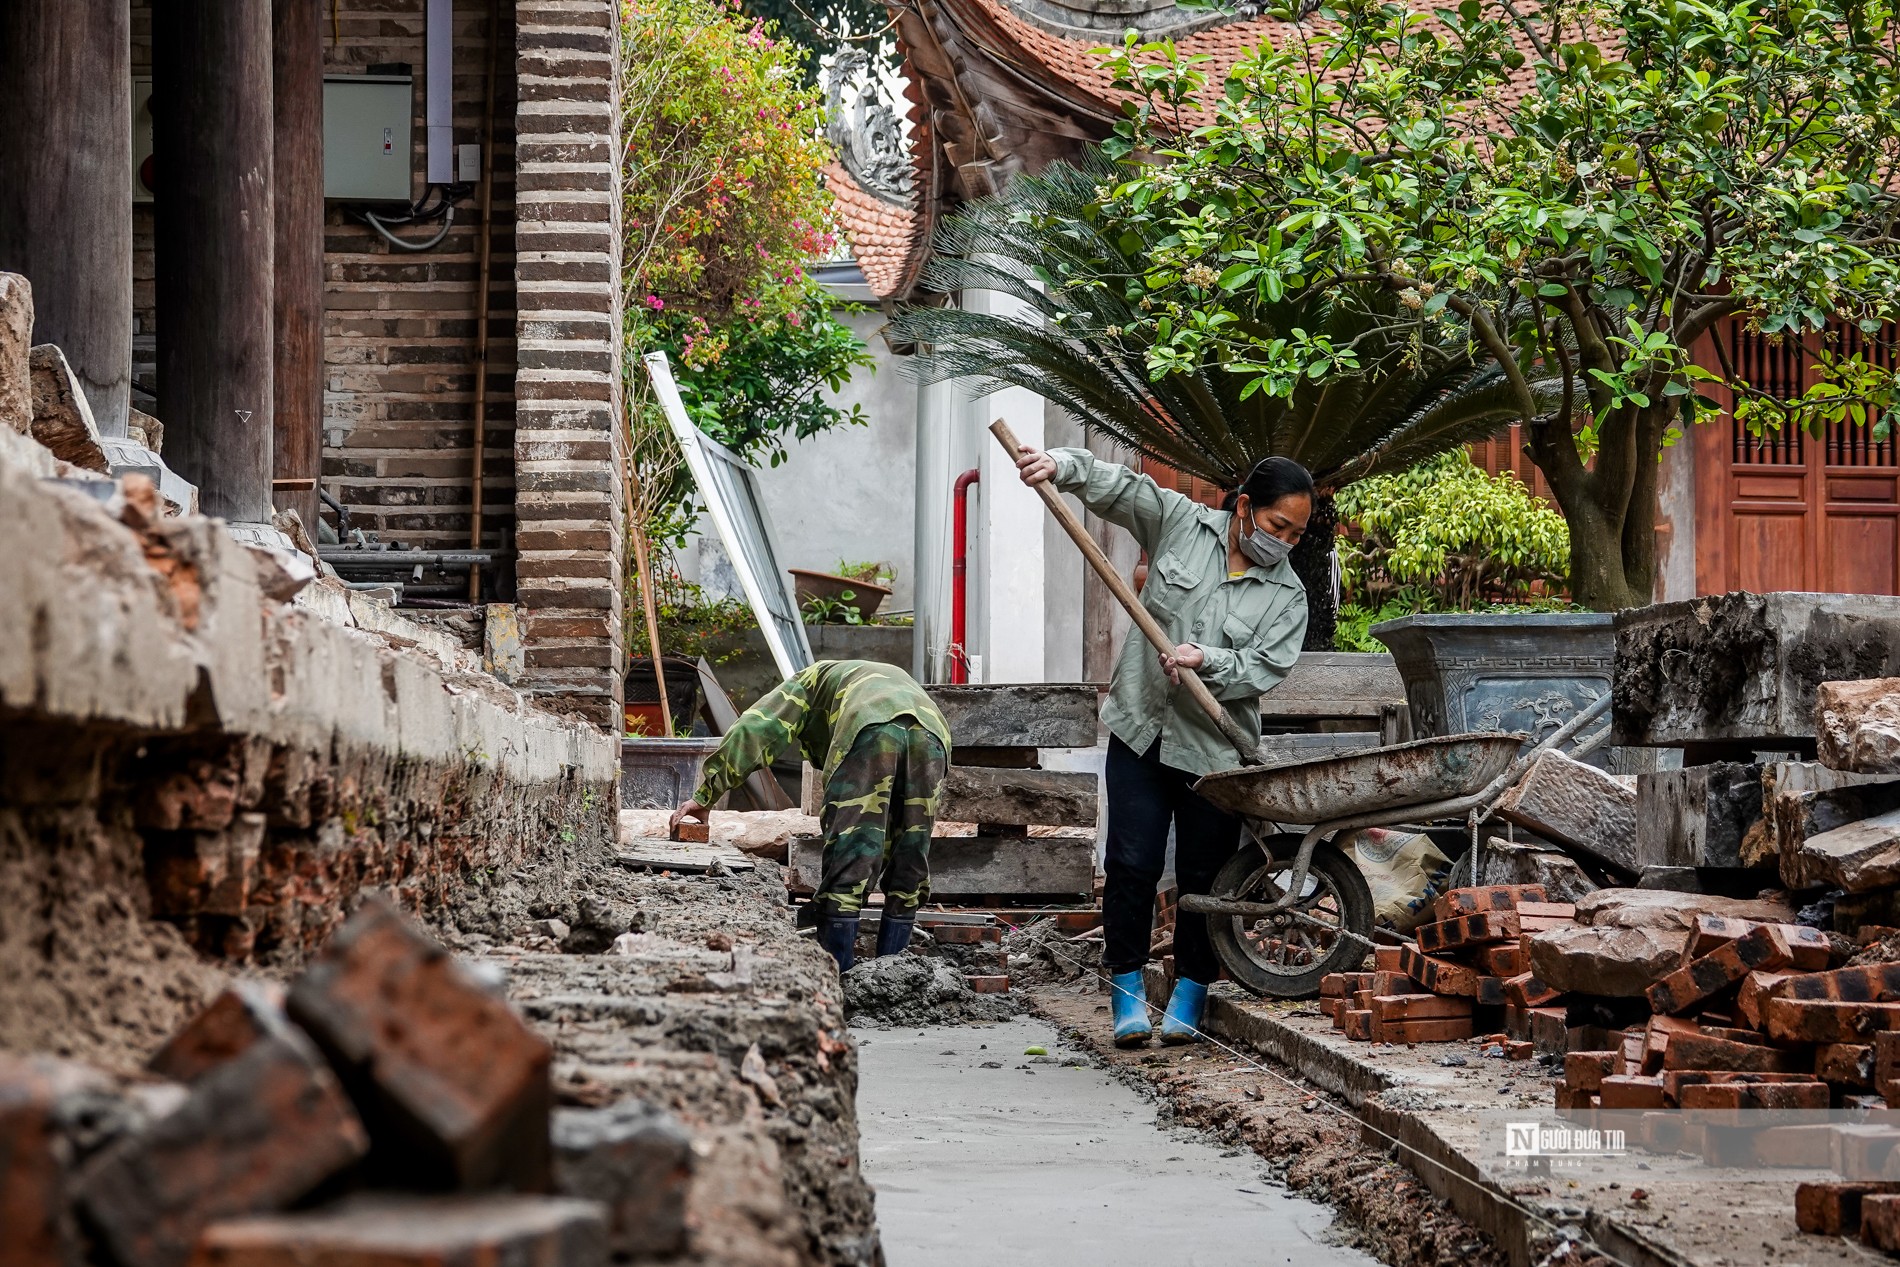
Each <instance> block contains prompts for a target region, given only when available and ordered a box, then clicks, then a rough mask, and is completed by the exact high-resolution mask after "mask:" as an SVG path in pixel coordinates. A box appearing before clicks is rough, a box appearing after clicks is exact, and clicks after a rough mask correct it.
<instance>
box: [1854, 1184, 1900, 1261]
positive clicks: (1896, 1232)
mask: <svg viewBox="0 0 1900 1267" xmlns="http://www.w3.org/2000/svg"><path fill="white" fill-rule="evenodd" d="M1860 1241H1861V1244H1863V1245H1871V1246H1873V1247H1874V1248H1875V1249H1879V1250H1886V1251H1888V1252H1889V1253H1892V1252H1896V1251H1900V1194H1894V1193H1880V1194H1877V1195H1876V1194H1874V1193H1869V1194H1868V1195H1866V1196H1864V1197H1862V1198H1861V1200H1860Z"/></svg>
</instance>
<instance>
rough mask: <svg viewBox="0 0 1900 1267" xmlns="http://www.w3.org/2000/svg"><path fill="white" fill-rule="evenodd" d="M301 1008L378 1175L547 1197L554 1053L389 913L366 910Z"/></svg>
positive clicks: (315, 974)
mask: <svg viewBox="0 0 1900 1267" xmlns="http://www.w3.org/2000/svg"><path fill="white" fill-rule="evenodd" d="M288 1006H289V1010H290V1014H291V1016H292V1017H294V1018H295V1019H296V1020H297V1022H298V1023H299V1024H301V1025H302V1026H303V1027H304V1028H305V1029H306V1030H308V1031H310V1033H311V1035H312V1036H313V1037H314V1038H315V1039H316V1040H317V1043H318V1045H319V1046H321V1047H322V1048H323V1049H324V1052H325V1054H326V1055H328V1056H329V1057H330V1061H331V1063H332V1064H333V1065H335V1066H336V1068H337V1070H338V1072H339V1073H340V1074H341V1076H342V1077H343V1080H344V1085H345V1086H347V1087H348V1088H349V1090H350V1093H351V1096H352V1098H353V1099H354V1100H355V1101H356V1103H357V1106H358V1108H359V1110H360V1111H361V1112H362V1114H363V1118H364V1121H365V1123H366V1124H367V1125H368V1127H369V1131H370V1137H371V1139H372V1140H373V1141H374V1144H375V1153H374V1155H373V1156H372V1158H371V1162H372V1168H373V1169H375V1170H377V1171H379V1172H380V1173H383V1174H385V1175H391V1176H401V1177H402V1178H403V1179H404V1181H405V1182H406V1183H408V1184H410V1185H415V1186H424V1187H485V1186H490V1185H493V1184H497V1183H509V1184H512V1185H513V1186H516V1187H518V1188H522V1189H526V1190H529V1191H537V1190H543V1189H545V1188H546V1186H547V1183H548V1112H549V1108H550V1106H551V1103H552V1092H551V1088H550V1086H549V1082H548V1064H549V1050H548V1045H547V1043H546V1042H545V1041H543V1040H542V1039H541V1037H540V1036H539V1035H537V1034H535V1033H534V1031H532V1030H530V1029H529V1028H528V1027H527V1025H526V1024H525V1023H523V1021H522V1020H521V1018H520V1017H518V1016H516V1015H515V1014H514V1012H513V1011H512V1010H510V1008H509V1007H508V1005H507V1004H506V1003H505V1002H503V1001H502V1000H501V999H499V998H497V997H496V996H495V995H494V994H492V993H491V992H490V991H489V990H487V989H486V988H485V987H484V986H483V985H482V984H481V982H479V981H477V980H476V979H475V977H474V976H473V975H472V974H471V973H470V972H469V971H468V970H467V969H466V968H465V967H464V966H463V965H461V964H460V963H458V962H457V961H456V960H455V959H454V958H453V957H452V956H450V954H449V953H448V952H447V951H446V950H444V949H443V948H442V947H441V946H440V945H438V944H437V943H436V942H434V941H433V940H431V939H430V938H428V937H427V936H425V935H424V934H423V933H422V932H421V931H419V930H418V929H416V928H415V927H414V926H413V925H411V924H410V923H409V922H408V921H407V920H406V919H404V918H403V916H402V915H401V914H400V913H399V912H398V911H397V910H396V908H395V907H393V906H391V905H390V904H389V903H388V901H386V900H384V899H382V898H380V897H377V898H372V899H370V900H369V901H367V902H365V903H364V905H363V908H362V910H361V911H359V912H358V913H357V914H356V916H355V917H354V918H352V919H351V920H350V921H349V922H348V923H347V924H345V925H344V926H343V928H342V929H341V930H339V931H338V932H337V934H336V937H335V938H334V939H333V940H332V941H331V943H330V945H329V946H328V947H327V948H326V949H325V950H324V952H323V954H322V955H321V956H320V957H319V958H318V959H317V961H316V962H315V963H313V964H312V965H311V966H310V968H309V969H308V970H307V971H306V972H305V973H304V975H303V976H302V977H301V978H300V979H299V980H298V981H297V982H296V984H295V985H293V986H292V987H291V990H290V997H289V1001H288Z"/></svg>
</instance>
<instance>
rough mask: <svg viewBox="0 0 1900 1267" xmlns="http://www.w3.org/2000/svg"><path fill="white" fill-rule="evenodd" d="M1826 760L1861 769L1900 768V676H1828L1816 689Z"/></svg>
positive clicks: (1864, 771) (1819, 744)
mask: <svg viewBox="0 0 1900 1267" xmlns="http://www.w3.org/2000/svg"><path fill="white" fill-rule="evenodd" d="M1814 723H1815V731H1816V748H1817V753H1818V755H1819V756H1820V758H1821V762H1822V764H1824V765H1826V766H1829V767H1831V768H1833V769H1836V770H1851V771H1853V772H1855V773H1858V774H1900V678H1873V679H1871V680H1866V681H1857V682H1823V683H1822V684H1821V686H1820V687H1819V688H1818V689H1817V690H1816V692H1815V719H1814Z"/></svg>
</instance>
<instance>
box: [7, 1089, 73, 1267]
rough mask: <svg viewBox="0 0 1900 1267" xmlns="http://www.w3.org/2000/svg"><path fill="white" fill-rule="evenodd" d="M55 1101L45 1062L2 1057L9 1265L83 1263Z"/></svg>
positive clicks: (53, 1266) (31, 1266) (43, 1266)
mask: <svg viewBox="0 0 1900 1267" xmlns="http://www.w3.org/2000/svg"><path fill="white" fill-rule="evenodd" d="M55 1098H56V1090H55V1087H54V1081H53V1078H52V1077H51V1076H49V1071H48V1070H47V1069H46V1068H45V1067H44V1066H43V1064H42V1062H37V1061H27V1060H23V1059H21V1058H19V1057H17V1056H8V1055H0V1229H5V1236H4V1237H3V1238H0V1263H3V1264H5V1265H6V1267H67V1264H69V1263H74V1262H77V1261H78V1260H79V1254H78V1249H77V1247H76V1245H75V1244H74V1237H73V1229H72V1227H71V1225H70V1221H69V1220H68V1219H67V1217H66V1213H65V1211H66V1200H65V1181H66V1167H65V1163H64V1161H63V1155H64V1152H65V1150H64V1149H63V1148H62V1147H61V1145H60V1140H59V1138H58V1128H57V1126H56V1124H55V1121H54V1112H55V1103H54V1101H55Z"/></svg>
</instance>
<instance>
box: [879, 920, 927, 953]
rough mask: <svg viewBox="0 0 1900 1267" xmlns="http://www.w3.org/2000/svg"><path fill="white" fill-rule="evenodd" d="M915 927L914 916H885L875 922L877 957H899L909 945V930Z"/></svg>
mask: <svg viewBox="0 0 1900 1267" xmlns="http://www.w3.org/2000/svg"><path fill="white" fill-rule="evenodd" d="M916 927H917V916H916V915H914V914H913V915H886V916H884V917H883V918H882V919H880V920H878V922H877V957H878V958H879V959H882V958H883V957H884V956H885V955H901V954H902V953H904V947H906V946H908V945H910V934H911V930H912V929H914V928H916Z"/></svg>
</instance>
